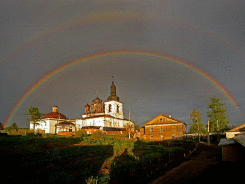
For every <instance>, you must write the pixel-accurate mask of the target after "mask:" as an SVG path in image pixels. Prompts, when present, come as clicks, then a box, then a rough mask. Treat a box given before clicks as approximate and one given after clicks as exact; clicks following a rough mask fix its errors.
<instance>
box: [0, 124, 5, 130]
mask: <svg viewBox="0 0 245 184" xmlns="http://www.w3.org/2000/svg"><path fill="white" fill-rule="evenodd" d="M3 129H4V128H3V124H2V123H1V122H0V130H3Z"/></svg>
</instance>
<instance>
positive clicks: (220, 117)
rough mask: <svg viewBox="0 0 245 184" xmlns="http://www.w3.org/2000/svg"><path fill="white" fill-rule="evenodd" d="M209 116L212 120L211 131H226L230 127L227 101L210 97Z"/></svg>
mask: <svg viewBox="0 0 245 184" xmlns="http://www.w3.org/2000/svg"><path fill="white" fill-rule="evenodd" d="M208 109H209V110H208V111H207V116H208V117H209V121H210V132H215V131H217V132H224V131H226V130H227V128H228V124H229V123H230V122H229V118H228V116H227V115H226V111H227V109H225V103H222V102H221V99H220V98H216V97H213V98H210V102H209V105H208Z"/></svg>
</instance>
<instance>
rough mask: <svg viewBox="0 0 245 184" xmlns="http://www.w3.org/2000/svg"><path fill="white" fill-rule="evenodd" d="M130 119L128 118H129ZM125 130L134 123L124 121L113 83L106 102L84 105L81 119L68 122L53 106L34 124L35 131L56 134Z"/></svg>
mask: <svg viewBox="0 0 245 184" xmlns="http://www.w3.org/2000/svg"><path fill="white" fill-rule="evenodd" d="M129 118H130V117H129ZM125 128H130V129H131V130H133V129H134V123H133V122H131V121H130V119H129V120H128V119H125V118H124V115H123V103H122V102H120V101H119V97H118V96H117V95H116V86H115V85H114V82H112V85H111V94H110V96H109V97H108V98H107V101H106V102H103V101H102V100H101V99H100V98H99V97H98V94H97V97H96V98H95V99H94V100H93V101H92V102H91V103H90V105H89V104H86V105H85V113H84V114H82V116H81V118H77V119H75V120H68V118H67V117H66V116H65V115H64V114H61V113H59V112H58V107H57V106H54V107H53V111H52V112H50V113H48V114H46V115H44V116H43V117H42V118H41V119H40V120H39V121H38V122H36V123H35V131H42V132H44V133H51V134H57V133H59V132H75V131H77V130H79V129H85V130H86V131H87V133H89V134H90V133H92V132H93V131H94V130H96V129H100V130H102V131H104V132H106V133H108V134H113V133H118V132H121V131H123V130H125ZM30 129H34V123H33V122H30Z"/></svg>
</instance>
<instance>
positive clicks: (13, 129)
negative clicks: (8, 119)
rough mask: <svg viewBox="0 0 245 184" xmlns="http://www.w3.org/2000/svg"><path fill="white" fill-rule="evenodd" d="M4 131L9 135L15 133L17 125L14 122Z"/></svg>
mask: <svg viewBox="0 0 245 184" xmlns="http://www.w3.org/2000/svg"><path fill="white" fill-rule="evenodd" d="M5 130H6V131H7V132H9V133H12V132H16V131H18V126H17V124H16V123H15V122H14V123H13V124H12V125H11V126H9V127H5Z"/></svg>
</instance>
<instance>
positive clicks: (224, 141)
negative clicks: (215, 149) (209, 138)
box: [218, 138, 236, 146]
mask: <svg viewBox="0 0 245 184" xmlns="http://www.w3.org/2000/svg"><path fill="white" fill-rule="evenodd" d="M230 144H236V141H235V140H234V139H232V138H231V139H225V138H224V139H220V142H219V145H218V146H226V145H230Z"/></svg>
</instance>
